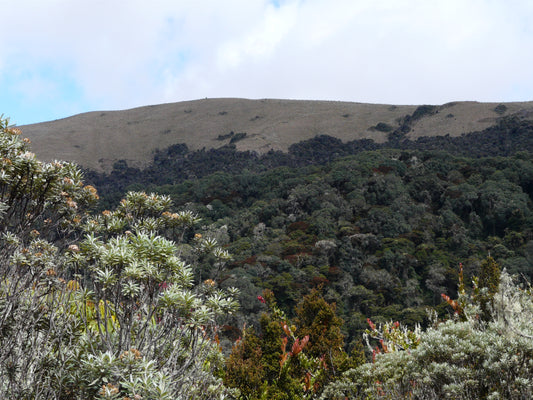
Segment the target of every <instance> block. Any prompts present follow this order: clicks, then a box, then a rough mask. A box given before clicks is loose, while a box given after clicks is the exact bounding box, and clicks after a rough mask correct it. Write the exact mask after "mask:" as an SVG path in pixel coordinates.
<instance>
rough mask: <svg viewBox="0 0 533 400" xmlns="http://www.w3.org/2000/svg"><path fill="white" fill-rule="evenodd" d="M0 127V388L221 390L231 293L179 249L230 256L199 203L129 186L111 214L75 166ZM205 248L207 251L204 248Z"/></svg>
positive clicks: (104, 393) (217, 261)
mask: <svg viewBox="0 0 533 400" xmlns="http://www.w3.org/2000/svg"><path fill="white" fill-rule="evenodd" d="M19 134H20V131H18V130H17V129H15V128H10V127H9V126H8V123H7V121H5V120H4V121H2V122H1V127H0V156H1V163H2V164H1V167H0V168H1V169H0V179H1V180H0V223H1V224H0V227H1V237H0V248H1V249H2V250H1V253H0V299H1V300H0V393H1V395H2V397H3V398H10V399H67V398H69V399H70V398H76V399H96V398H101V399H119V398H120V399H124V398H132V399H133V398H135V399H176V398H183V399H189V398H190V399H193V398H194V399H198V398H201V399H216V398H223V397H224V396H226V395H227V393H228V392H227V391H226V390H225V389H224V388H223V386H222V382H221V380H220V378H217V377H216V375H218V372H217V371H218V370H219V369H220V368H221V367H222V365H223V357H222V354H221V353H220V348H219V345H218V344H217V331H218V329H219V325H220V318H221V317H223V316H226V315H228V314H231V313H232V312H234V311H235V310H236V307H237V304H236V302H235V300H234V298H233V297H234V296H235V294H236V291H235V290H233V289H228V290H221V289H220V288H218V287H217V284H216V282H215V281H213V280H206V281H205V282H203V283H197V282H195V281H194V274H193V271H192V267H191V266H190V265H187V264H186V262H185V261H184V257H183V256H182V254H183V253H185V248H184V246H185V247H187V249H188V251H189V252H191V253H194V254H195V255H196V257H198V258H202V257H210V261H211V262H212V263H213V264H214V265H216V267H217V268H218V269H221V268H222V267H223V264H224V263H225V262H227V261H228V260H229V255H228V253H227V252H226V251H225V250H222V249H221V248H220V247H218V246H217V244H216V241H215V240H214V239H213V238H211V237H201V236H192V239H190V240H189V239H188V236H190V234H189V235H188V231H189V229H190V228H191V227H193V225H194V224H195V223H196V222H197V218H196V216H195V215H194V214H193V213H192V212H188V211H182V212H177V213H174V212H171V211H169V207H170V205H171V201H170V199H169V198H168V197H166V196H161V195H155V194H152V195H147V194H145V193H133V192H131V193H128V194H127V196H126V198H125V199H124V200H123V201H122V202H121V203H120V205H119V206H118V207H117V208H116V210H115V211H104V212H103V213H101V214H100V215H97V216H95V215H92V214H89V213H88V212H86V211H85V210H86V207H87V206H89V205H90V204H91V203H93V202H94V201H96V200H97V194H96V190H95V189H94V188H93V187H92V186H85V185H84V184H83V183H82V181H81V180H80V179H81V174H80V172H79V170H78V169H77V168H76V167H75V166H74V165H72V164H67V163H62V162H53V163H42V162H39V161H38V160H36V159H35V156H34V155H33V154H32V153H30V152H29V151H28V150H27V143H26V142H25V141H23V140H20V138H19V136H18V135H19ZM208 254H210V255H209V256H208Z"/></svg>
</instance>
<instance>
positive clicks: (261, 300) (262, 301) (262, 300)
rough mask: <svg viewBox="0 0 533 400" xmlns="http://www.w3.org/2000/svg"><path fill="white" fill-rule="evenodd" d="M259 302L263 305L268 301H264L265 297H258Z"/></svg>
mask: <svg viewBox="0 0 533 400" xmlns="http://www.w3.org/2000/svg"><path fill="white" fill-rule="evenodd" d="M257 300H259V301H260V302H261V303H266V300H265V299H263V296H257Z"/></svg>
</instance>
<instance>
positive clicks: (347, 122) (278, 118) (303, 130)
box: [22, 99, 533, 171]
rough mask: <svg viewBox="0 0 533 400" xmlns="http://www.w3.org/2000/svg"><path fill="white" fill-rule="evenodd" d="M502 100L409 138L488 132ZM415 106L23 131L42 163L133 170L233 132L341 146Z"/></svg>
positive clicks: (319, 105) (304, 104) (380, 137)
mask: <svg viewBox="0 0 533 400" xmlns="http://www.w3.org/2000/svg"><path fill="white" fill-rule="evenodd" d="M497 105H498V104H497V103H476V102H457V103H449V104H445V105H443V106H439V108H438V110H439V112H438V113H436V114H433V115H430V116H426V117H424V118H422V119H420V120H418V121H416V123H415V124H414V126H413V129H412V131H411V132H410V133H409V135H408V136H409V137H419V136H435V135H445V134H450V135H451V136H458V135H460V134H462V133H465V132H471V131H477V130H482V129H484V128H487V127H489V126H491V125H493V124H494V123H495V122H496V118H497V117H499V116H500V114H498V113H496V112H495V111H494V108H495V107H496V106H497ZM505 106H506V107H507V111H506V112H505V114H504V115H508V114H511V113H517V112H522V113H532V114H533V102H527V103H505ZM416 107H417V106H392V105H382V104H363V103H349V102H333V101H303V100H274V99H267V100H246V99H205V100H196V101H187V102H180V103H171V104H161V105H156V106H147V107H140V108H135V109H131V110H124V111H109V112H90V113H85V114H79V115H75V116H72V117H69V118H65V119H60V120H56V121H50V122H43V123H39V124H32V125H26V126H23V127H22V129H23V132H24V135H25V136H27V137H28V138H30V139H31V140H32V142H33V147H32V148H33V151H35V152H36V153H37V155H38V156H39V157H40V158H41V159H43V160H52V159H63V160H69V161H75V162H77V163H79V164H80V165H82V166H84V167H89V168H92V169H95V170H100V171H102V170H107V171H108V170H109V169H110V168H111V167H112V165H113V163H114V162H115V161H116V160H119V159H125V160H127V161H128V164H129V165H132V166H138V167H142V166H145V165H147V163H149V162H150V161H151V159H152V157H153V154H154V151H155V150H156V149H164V148H166V147H168V146H170V145H172V144H176V143H187V145H188V146H189V148H190V149H192V150H196V149H201V148H203V147H205V148H214V147H220V146H222V145H224V144H227V143H228V141H229V139H227V140H224V141H221V140H217V138H218V136H219V135H225V134H227V133H229V132H230V131H234V132H235V133H238V132H246V133H247V136H246V138H245V139H243V140H241V141H239V142H237V148H238V149H239V150H254V151H257V152H260V153H263V152H266V151H268V150H270V149H275V150H283V151H286V150H287V149H288V147H289V146H290V145H291V144H293V143H297V142H299V141H302V140H305V139H310V138H312V137H314V136H316V135H320V134H326V135H330V136H334V137H338V138H340V139H341V140H343V141H349V140H354V139H361V138H371V139H373V140H375V141H377V142H383V141H384V140H386V137H387V134H386V133H384V132H380V131H377V130H375V129H372V127H374V126H376V125H377V124H378V123H380V122H383V123H386V124H388V125H391V126H393V127H397V126H398V124H399V120H400V119H401V118H402V117H403V116H405V115H407V114H412V113H413V112H414V110H415V109H416Z"/></svg>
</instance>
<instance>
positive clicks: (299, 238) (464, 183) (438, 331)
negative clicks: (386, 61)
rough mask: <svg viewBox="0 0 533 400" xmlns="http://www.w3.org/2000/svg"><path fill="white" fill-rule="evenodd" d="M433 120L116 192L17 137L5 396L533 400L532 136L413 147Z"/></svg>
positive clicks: (193, 160) (2, 196)
mask: <svg viewBox="0 0 533 400" xmlns="http://www.w3.org/2000/svg"><path fill="white" fill-rule="evenodd" d="M437 111H439V110H438V109H436V108H433V107H431V106H421V107H418V108H415V109H414V110H413V112H412V113H411V114H409V115H406V116H405V117H404V118H403V119H402V120H401V121H399V122H398V123H397V124H395V125H394V126H393V125H392V124H385V123H384V124H381V125H379V124H376V125H375V129H376V130H378V131H380V132H382V133H384V134H386V137H387V140H386V141H384V142H380V143H378V142H375V141H373V140H370V139H362V140H352V141H345V142H343V141H341V140H340V139H338V138H335V137H332V136H327V135H318V136H315V137H314V138H312V139H309V140H306V141H302V142H299V143H295V144H293V145H291V146H290V147H289V149H288V151H287V152H281V151H275V150H271V151H269V152H266V153H263V154H260V153H257V152H254V151H240V150H238V148H237V145H238V144H239V143H241V142H243V141H245V140H247V139H246V138H247V136H246V135H242V134H239V133H234V134H233V135H230V136H228V137H227V138H226V137H224V138H222V139H221V140H229V141H231V140H232V139H234V138H238V139H236V140H234V141H233V143H228V144H227V145H226V146H222V147H220V148H212V149H198V150H191V149H189V147H188V145H187V144H185V143H182V144H175V145H172V146H170V147H168V148H166V149H163V150H159V151H158V152H156V153H155V154H154V158H153V161H152V163H151V164H150V165H149V166H148V167H147V168H143V169H140V168H136V167H134V166H130V165H129V163H128V161H127V160H119V161H117V162H115V163H114V165H113V168H112V170H111V171H110V172H108V173H102V172H95V171H90V170H85V171H83V173H82V172H81V171H80V170H79V169H78V168H77V167H76V166H74V165H73V164H68V163H62V162H51V163H43V162H40V161H37V160H36V158H35V156H34V155H33V154H32V153H30V152H29V150H28V144H27V143H26V142H24V141H22V140H21V139H20V137H19V136H18V135H19V134H20V131H19V130H17V129H16V128H13V127H9V126H8V124H7V122H5V121H4V122H3V125H2V136H1V138H2V141H1V142H0V151H1V153H0V155H1V157H2V164H1V173H2V175H1V176H0V178H1V181H0V205H1V208H0V210H1V213H0V218H1V219H0V222H1V224H2V225H1V228H2V234H3V235H2V237H1V239H0V240H1V241H2V249H3V250H2V254H1V258H0V263H1V264H0V266H1V268H2V278H1V285H0V290H1V291H2V294H3V296H2V299H3V300H2V303H1V304H0V313H1V314H0V315H1V319H0V321H2V322H1V323H2V325H0V340H1V345H2V346H1V347H0V348H2V349H4V350H2V351H1V354H0V374H1V375H2V379H0V381H1V382H4V383H2V384H1V385H3V386H0V390H2V393H3V394H4V393H5V395H6V396H7V397H9V398H20V399H22V398H58V399H61V398H67V396H68V397H69V398H72V397H74V398H79V399H85V398H87V399H88V398H117V399H118V398H120V399H124V398H131V399H133V398H137V399H139V398H150V399H152V398H153V399H164V398H206V399H215V398H217V399H218V398H220V399H221V398H236V399H266V398H268V399H300V398H301V399H318V398H322V399H345V398H369V399H380V398H383V399H385V398H416V399H439V398H457V399H459V398H460V399H474V398H475V399H477V398H491V399H497V398H501V399H507V398H509V399H514V398H516V399H521V398H530V397H531V395H532V392H533V378H532V376H533V371H532V367H531V365H532V362H533V361H532V360H533V357H532V356H533V345H532V343H533V341H532V340H531V339H532V338H533V332H532V328H531V323H530V321H531V318H532V317H533V297H532V296H533V294H532V292H531V288H530V287H529V285H528V282H529V281H531V279H532V277H533V213H532V211H533V210H532V208H533V159H532V157H531V152H532V151H533V134H532V133H533V122H532V121H530V120H528V119H527V118H526V117H521V116H519V115H514V116H506V115H505V113H506V110H505V109H503V108H502V107H500V108H499V109H498V111H495V113H497V114H498V115H501V116H502V117H500V118H499V119H498V121H497V123H496V124H495V125H491V126H490V127H488V128H486V129H485V130H482V131H479V132H472V133H469V134H464V135H461V136H434V137H413V136H412V135H411V133H412V130H413V129H414V127H415V125H416V122H417V121H420V120H421V119H423V118H425V117H427V116H428V115H432V114H433V113H436V112H437ZM450 118H451V117H450ZM82 175H83V176H84V180H82ZM84 181H85V182H86V183H84ZM87 183H88V184H89V185H87ZM95 187H96V188H97V189H98V192H97V191H96V189H95ZM147 192H150V193H154V194H146V193H147ZM470 282H472V283H471V284H470ZM238 305H239V308H238V310H237V307H238Z"/></svg>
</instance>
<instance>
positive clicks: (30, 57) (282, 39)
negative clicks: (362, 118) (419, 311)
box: [0, 0, 533, 120]
mask: <svg viewBox="0 0 533 400" xmlns="http://www.w3.org/2000/svg"><path fill="white" fill-rule="evenodd" d="M3 15H4V16H7V18H8V20H9V21H10V22H9V23H4V24H2V25H1V26H0V85H2V87H0V90H2V91H3V92H4V93H5V92H6V91H5V88H6V87H7V86H9V88H10V91H9V93H10V96H14V97H15V98H11V99H10V101H9V102H7V101H4V102H0V107H15V105H16V104H18V106H17V107H18V109H20V110H22V109H23V106H24V103H26V104H27V105H28V107H27V108H28V110H27V112H26V114H25V115H27V116H24V117H22V118H25V119H27V120H30V119H31V115H32V114H33V115H36V114H37V112H36V109H37V107H39V101H41V107H42V108H46V107H48V108H51V107H50V105H49V104H46V103H47V102H48V103H49V102H55V103H56V107H55V109H56V110H57V111H56V112H55V114H53V117H58V116H67V115H68V114H66V113H70V112H81V111H89V110H96V109H119V108H129V107H133V106H139V105H145V104H155V103H161V102H172V101H181V100H189V99H196V98H202V97H249V98H264V97H277V98H306V99H329V100H347V101H360V102H377V103H396V104H406V103H410V104H421V103H444V102H447V101H452V100H479V101H511V100H529V99H531V94H530V93H531V91H530V89H531V88H532V87H533V77H532V75H531V73H530V71H531V70H532V67H533V54H532V53H531V52H530V51H529V49H531V47H532V45H533V29H532V28H531V25H530V21H531V19H532V17H533V3H531V2H530V1H529V0H505V1H504V0H470V1H468V2H465V1H463V0H448V1H446V2H429V1H422V0H403V1H397V0H336V1H333V2H332V1H327V0H279V1H272V0H228V1H225V2H220V1H215V0H204V1H201V0H196V1H193V0H177V1H176V0H173V1H170V0H169V1H163V0H154V1H153V2H145V1H139V0H131V1H128V2H123V1H119V0H108V1H102V0H98V1H91V2H87V1H81V0H79V1H76V0H47V1H46V2H43V1H37V0H33V1H31V0H20V1H18V2H9V3H8V4H7V5H3ZM43 71H44V72H43ZM47 71H48V72H47ZM50 71H52V72H53V73H52V72H50ZM29 99H30V100H31V101H30V100H29ZM17 102H18V103H17ZM30 106H31V107H33V108H31V107H30ZM61 110H63V111H61ZM8 111H9V110H5V111H4V110H0V113H1V112H8ZM21 113H22V111H21ZM62 113H63V114H62ZM21 115H22V114H21Z"/></svg>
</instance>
